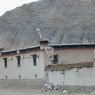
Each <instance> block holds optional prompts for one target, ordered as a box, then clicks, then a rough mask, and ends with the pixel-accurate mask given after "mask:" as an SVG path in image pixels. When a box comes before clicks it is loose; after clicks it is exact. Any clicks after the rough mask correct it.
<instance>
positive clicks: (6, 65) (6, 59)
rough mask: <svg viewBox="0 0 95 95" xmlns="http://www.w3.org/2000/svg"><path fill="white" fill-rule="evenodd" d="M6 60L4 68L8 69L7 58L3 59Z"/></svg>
mask: <svg viewBox="0 0 95 95" xmlns="http://www.w3.org/2000/svg"><path fill="white" fill-rule="evenodd" d="M3 60H4V67H5V68H7V58H3Z"/></svg>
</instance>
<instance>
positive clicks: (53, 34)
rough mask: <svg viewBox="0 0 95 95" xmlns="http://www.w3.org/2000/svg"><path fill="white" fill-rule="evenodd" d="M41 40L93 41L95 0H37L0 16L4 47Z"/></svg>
mask: <svg viewBox="0 0 95 95" xmlns="http://www.w3.org/2000/svg"><path fill="white" fill-rule="evenodd" d="M36 28H40V32H41V34H42V37H43V39H49V40H50V41H51V40H52V41H53V43H56V44H60V43H62V44H65V43H67V44H68V43H70V44H71V43H95V0H40V1H38V2H33V3H30V4H25V5H23V6H21V7H18V8H16V9H14V10H11V11H8V12H6V13H5V14H4V15H3V16H1V17H0V43H1V47H4V48H5V49H7V50H8V49H17V48H24V47H31V46H33V45H37V44H38V41H39V40H40V37H39V33H38V32H37V30H36Z"/></svg>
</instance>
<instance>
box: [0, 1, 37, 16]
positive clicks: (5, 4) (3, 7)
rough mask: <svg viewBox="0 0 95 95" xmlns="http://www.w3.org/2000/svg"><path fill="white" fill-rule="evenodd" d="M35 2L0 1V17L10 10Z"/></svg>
mask: <svg viewBox="0 0 95 95" xmlns="http://www.w3.org/2000/svg"><path fill="white" fill-rule="evenodd" d="M34 1H37V0H0V16H1V15H3V14H4V13H5V12H6V11H9V10H12V9H14V8H16V7H19V6H21V5H23V4H25V3H30V2H34Z"/></svg>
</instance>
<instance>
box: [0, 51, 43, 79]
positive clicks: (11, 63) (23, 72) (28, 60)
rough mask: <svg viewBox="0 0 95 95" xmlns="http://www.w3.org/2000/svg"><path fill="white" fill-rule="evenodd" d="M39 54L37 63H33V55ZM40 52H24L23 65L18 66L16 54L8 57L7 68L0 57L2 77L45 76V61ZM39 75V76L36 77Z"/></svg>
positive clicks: (28, 77) (39, 77) (26, 77)
mask: <svg viewBox="0 0 95 95" xmlns="http://www.w3.org/2000/svg"><path fill="white" fill-rule="evenodd" d="M34 54H37V65H36V66H34V65H33V57H32V55H34ZM40 55H41V54H40V52H33V53H28V54H22V55H20V56H21V67H18V66H17V58H16V56H9V57H7V66H8V67H7V68H5V67H4V60H3V58H0V79H6V76H7V79H19V76H21V79H43V78H44V63H43V62H42V60H43V59H40ZM35 75H37V77H35Z"/></svg>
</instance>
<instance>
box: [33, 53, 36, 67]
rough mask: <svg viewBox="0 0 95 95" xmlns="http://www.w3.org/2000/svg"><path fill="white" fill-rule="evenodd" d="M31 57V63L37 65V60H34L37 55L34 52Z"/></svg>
mask: <svg viewBox="0 0 95 95" xmlns="http://www.w3.org/2000/svg"><path fill="white" fill-rule="evenodd" d="M32 57H33V65H34V66H36V65H37V61H36V59H37V55H36V54H34V55H32Z"/></svg>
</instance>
